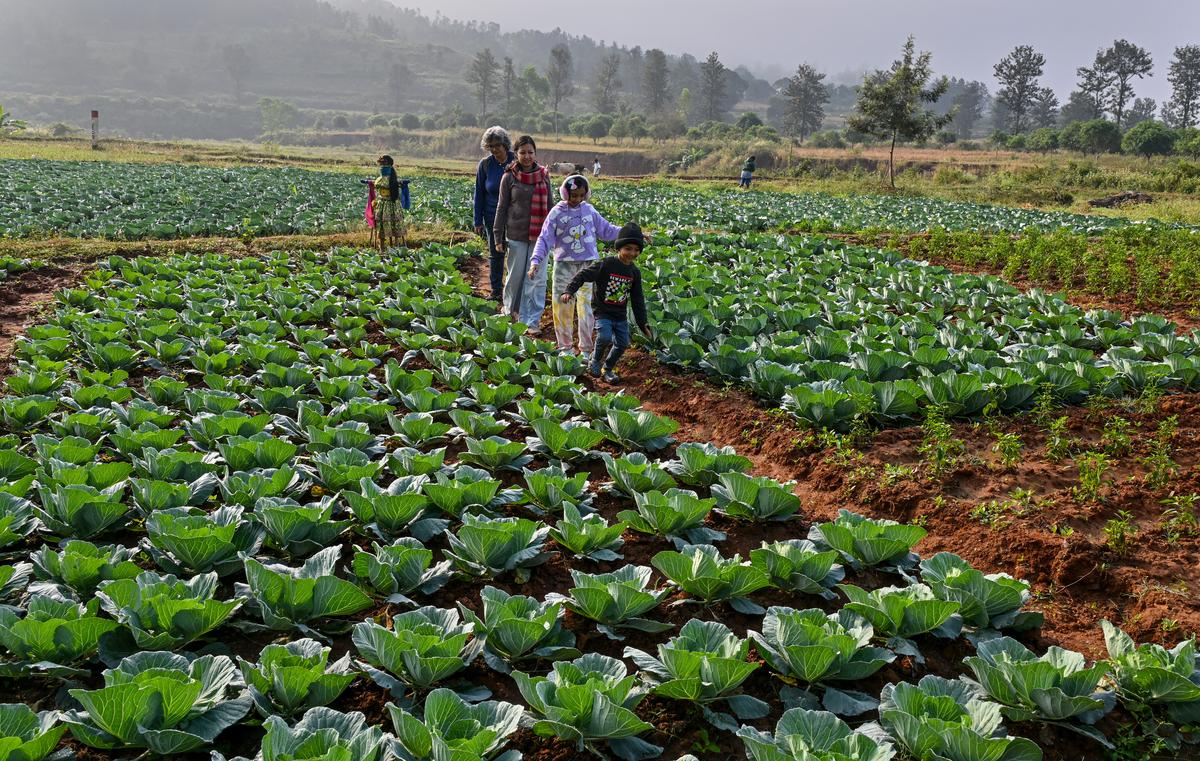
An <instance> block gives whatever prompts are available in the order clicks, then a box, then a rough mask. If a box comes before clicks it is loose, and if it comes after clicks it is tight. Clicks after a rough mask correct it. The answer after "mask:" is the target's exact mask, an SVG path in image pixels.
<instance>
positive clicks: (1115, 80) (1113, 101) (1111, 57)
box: [1095, 40, 1154, 127]
mask: <svg viewBox="0 0 1200 761" xmlns="http://www.w3.org/2000/svg"><path fill="white" fill-rule="evenodd" d="M1095 68H1096V70H1097V71H1100V72H1103V73H1105V74H1107V75H1108V76H1109V77H1110V78H1111V79H1112V86H1111V87H1110V88H1109V90H1108V102H1107V103H1106V105H1107V107H1108V110H1109V111H1110V112H1112V115H1113V117H1114V119H1115V120H1116V122H1117V126H1118V127H1120V126H1121V124H1122V122H1123V120H1124V117H1125V106H1126V104H1128V103H1129V102H1131V101H1132V100H1133V96H1134V93H1133V80H1134V79H1142V78H1143V77H1148V76H1151V74H1150V71H1151V70H1152V69H1153V68H1154V60H1153V59H1152V58H1151V57H1150V51H1148V50H1146V49H1145V48H1143V47H1139V46H1137V45H1134V44H1133V43H1132V42H1129V41H1128V40H1115V41H1114V42H1113V44H1112V47H1110V48H1108V49H1107V50H1102V51H1100V52H1099V53H1097V54H1096V65H1095Z"/></svg>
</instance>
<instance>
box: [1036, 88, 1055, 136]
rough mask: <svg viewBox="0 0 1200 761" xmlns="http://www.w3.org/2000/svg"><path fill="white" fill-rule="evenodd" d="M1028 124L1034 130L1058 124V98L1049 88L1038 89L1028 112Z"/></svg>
mask: <svg viewBox="0 0 1200 761" xmlns="http://www.w3.org/2000/svg"><path fill="white" fill-rule="evenodd" d="M1029 122H1030V124H1031V125H1032V126H1033V127H1034V128H1038V127H1053V126H1054V125H1055V124H1056V123H1057V122H1058V96H1057V95H1055V94H1054V91H1053V90H1051V89H1050V88H1049V87H1039V88H1038V92H1037V96H1036V97H1035V98H1034V99H1033V107H1032V108H1031V109H1030V111H1029Z"/></svg>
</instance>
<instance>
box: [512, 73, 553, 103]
mask: <svg viewBox="0 0 1200 761" xmlns="http://www.w3.org/2000/svg"><path fill="white" fill-rule="evenodd" d="M549 97H550V82H549V81H547V80H546V78H545V77H543V76H542V75H541V74H539V73H538V70H537V68H536V67H534V66H532V65H530V66H526V67H525V68H524V69H522V70H521V76H520V77H518V78H517V97H516V99H515V100H516V101H517V105H516V109H515V110H514V111H512V112H510V113H521V114H540V113H541V112H542V111H544V110H545V108H546V99H547V98H549Z"/></svg>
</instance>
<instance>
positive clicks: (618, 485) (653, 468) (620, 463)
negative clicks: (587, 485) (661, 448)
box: [602, 452, 678, 497]
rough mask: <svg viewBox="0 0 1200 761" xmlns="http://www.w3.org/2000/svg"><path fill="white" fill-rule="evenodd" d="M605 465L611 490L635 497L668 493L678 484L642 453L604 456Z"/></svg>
mask: <svg viewBox="0 0 1200 761" xmlns="http://www.w3.org/2000/svg"><path fill="white" fill-rule="evenodd" d="M602 457H603V459H604V465H605V467H606V468H607V469H608V475H609V476H611V477H612V479H613V483H612V485H611V487H610V490H612V491H616V492H618V493H620V494H624V495H625V496H626V497H634V496H636V495H638V494H643V493H645V492H650V491H662V492H665V491H668V490H670V489H674V488H675V487H676V486H678V484H676V483H675V479H674V478H672V477H671V474H670V473H668V472H667V471H666V470H665V469H664V468H663V467H662V466H661V465H659V464H658V463H656V462H653V461H651V460H650V459H649V458H647V457H646V455H644V454H642V453H641V452H631V453H629V454H627V455H623V456H621V457H613V456H612V455H609V454H604V455H602Z"/></svg>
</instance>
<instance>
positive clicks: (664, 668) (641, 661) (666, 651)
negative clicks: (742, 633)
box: [625, 619, 770, 732]
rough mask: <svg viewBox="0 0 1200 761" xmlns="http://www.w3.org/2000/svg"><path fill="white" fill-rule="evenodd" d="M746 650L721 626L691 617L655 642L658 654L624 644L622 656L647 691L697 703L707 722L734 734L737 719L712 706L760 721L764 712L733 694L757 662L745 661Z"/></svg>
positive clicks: (749, 699)
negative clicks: (634, 667) (676, 632)
mask: <svg viewBox="0 0 1200 761" xmlns="http://www.w3.org/2000/svg"><path fill="white" fill-rule="evenodd" d="M749 652H750V642H749V640H745V639H739V638H738V637H737V636H736V635H734V634H733V632H731V631H730V630H729V627H727V626H725V625H724V624H722V623H718V622H716V621H700V620H698V619H692V620H691V621H688V622H687V623H686V624H684V625H683V628H682V629H680V630H679V635H678V636H676V637H672V638H671V639H670V640H669V641H668V642H667V643H666V644H665V645H659V646H658V658H654V657H652V656H650V655H648V654H646V653H644V652H642V651H641V650H637V649H636V648H632V647H627V648H625V657H626V658H629V659H631V660H632V661H633V662H634V663H635V664H636V665H637V667H638V668H639V669H641V675H642V678H643V679H645V680H646V681H647V683H648V684H649V685H650V691H651V692H653V693H654V694H656V695H662V696H664V697H668V698H674V699H676V700H686V701H689V702H692V703H698V704H700V706H701V707H702V709H703V710H704V718H705V719H707V720H708V721H709V722H710V723H712V725H713V726H715V727H717V728H719V729H724V730H726V731H729V732H736V731H737V730H738V728H739V727H740V724H739V723H738V721H735V720H734V717H733V716H730V715H729V714H726V713H720V712H717V711H714V710H713V705H714V704H716V703H724V704H726V705H727V706H728V707H729V710H730V711H732V712H733V714H734V716H736V717H737V719H739V720H741V721H749V720H751V719H761V718H762V717H764V716H766V715H767V713H768V712H769V710H770V707H769V706H768V705H767V704H766V703H764V702H763V701H761V700H759V699H758V698H754V697H751V696H749V695H743V694H739V693H737V692H736V690H737V689H738V687H740V686H741V684H742V683H743V682H745V681H746V680H747V679H749V678H750V675H751V674H753V673H754V671H755V670H756V669H757V668H758V667H759V666H760V665H761V664H759V663H750V662H749V661H748V660H747V658H748V655H749Z"/></svg>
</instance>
